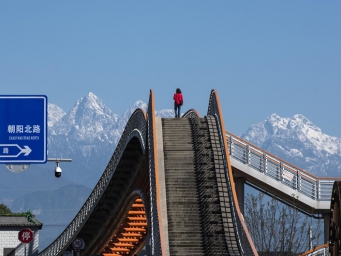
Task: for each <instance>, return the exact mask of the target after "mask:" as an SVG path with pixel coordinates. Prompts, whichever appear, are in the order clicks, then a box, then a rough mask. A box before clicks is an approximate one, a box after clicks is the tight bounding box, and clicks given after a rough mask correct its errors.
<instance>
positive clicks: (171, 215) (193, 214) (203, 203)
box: [162, 118, 230, 255]
mask: <svg viewBox="0 0 341 256" xmlns="http://www.w3.org/2000/svg"><path fill="white" fill-rule="evenodd" d="M162 133H163V150H164V166H165V179H166V194H167V211H168V212H167V214H168V236H169V250H170V255H230V254H229V253H228V248H227V242H226V238H225V231H224V226H223V218H222V215H221V208H220V200H219V193H218V185H217V177H216V173H215V167H214V152H213V148H212V143H211V139H210V132H209V125H208V121H207V119H206V118H179V119H166V118H163V119H162Z"/></svg>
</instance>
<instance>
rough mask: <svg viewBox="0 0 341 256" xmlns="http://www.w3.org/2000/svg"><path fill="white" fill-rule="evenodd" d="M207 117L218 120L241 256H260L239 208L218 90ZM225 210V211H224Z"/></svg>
mask: <svg viewBox="0 0 341 256" xmlns="http://www.w3.org/2000/svg"><path fill="white" fill-rule="evenodd" d="M207 115H212V116H215V118H216V120H217V128H218V131H219V137H220V143H221V147H222V148H221V150H222V156H223V160H224V168H225V178H226V182H227V183H228V196H229V201H230V203H229V207H230V209H229V210H230V213H231V214H232V219H233V222H234V223H233V225H234V231H235V234H234V235H235V239H236V241H235V242H236V245H237V247H238V250H239V254H240V255H247V256H250V255H256V256H258V253H257V251H256V248H255V246H254V244H253V241H252V238H251V236H250V233H249V231H248V229H247V226H246V223H245V220H244V217H243V216H242V213H241V211H240V208H239V203H238V199H237V195H236V191H235V187H234V185H233V184H234V180H233V175H232V168H231V163H230V157H229V155H228V154H230V153H229V146H228V144H227V143H226V139H227V137H226V134H225V133H224V131H225V126H224V119H223V116H222V111H221V106H220V99H219V96H218V92H217V91H216V90H212V91H211V94H210V101H209V104H208V110H207ZM222 210H224V209H222ZM230 235H231V234H230ZM229 249H230V250H231V255H232V254H233V255H239V254H238V252H237V251H235V249H237V248H229Z"/></svg>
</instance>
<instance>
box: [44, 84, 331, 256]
mask: <svg viewBox="0 0 341 256" xmlns="http://www.w3.org/2000/svg"><path fill="white" fill-rule="evenodd" d="M227 122H228V120H227ZM335 180H336V179H331V178H330V179H327V178H319V177H315V176H314V175H312V174H310V173H308V172H306V171H304V170H301V169H299V168H297V167H295V166H293V165H291V164H290V163H287V162H285V161H283V160H281V159H279V158H277V157H276V156H274V155H271V154H270V153H268V152H265V151H264V150H262V149H260V148H258V147H256V146H254V145H252V144H250V143H249V142H247V141H244V140H242V139H241V138H239V137H237V136H234V135H233V134H231V133H229V132H227V131H226V129H225V125H224V119H223V115H222V111H221V106H220V100H219V97H218V94H217V91H215V90H212V91H211V94H210V100H209V103H208V111H207V115H206V116H205V117H200V115H199V114H198V113H197V111H195V110H194V109H191V110H189V111H187V112H186V113H185V114H184V115H183V116H182V118H160V117H156V116H155V99H154V92H153V91H152V90H151V91H150V97H149V104H148V110H147V113H146V112H144V111H143V110H141V109H137V110H135V112H134V113H133V114H132V116H131V117H130V119H129V121H128V123H127V124H126V127H125V130H124V132H123V133H122V136H121V139H120V141H119V143H118V145H117V147H116V149H115V152H114V154H113V156H112V158H111V159H110V161H109V163H108V165H107V167H106V169H105V170H104V172H103V174H102V176H101V178H100V179H99V181H98V183H97V185H96V186H95V188H94V190H93V191H92V193H91V194H90V196H89V198H88V199H87V200H86V202H85V203H84V205H83V207H82V208H81V209H80V211H79V212H78V214H77V215H76V216H75V218H74V219H73V220H72V222H71V223H70V224H69V225H68V226H67V227H66V229H65V230H64V231H63V232H62V233H61V234H60V236H59V237H58V238H57V239H56V240H55V241H54V242H53V243H51V244H50V245H49V246H48V247H47V248H45V249H44V250H43V251H41V252H40V253H39V255H41V256H43V255H44V256H45V255H46V256H54V255H63V253H64V252H65V251H70V250H71V249H72V242H73V241H74V239H75V238H81V239H83V241H84V242H85V244H86V246H85V248H84V250H82V251H81V252H80V255H86V256H89V255H101V256H119V255H131V256H133V255H155V256H160V255H165V256H166V255H246V256H250V255H258V254H257V251H256V248H255V246H254V244H253V242H252V239H251V237H250V234H249V232H248V229H247V227H246V223H245V222H244V218H243V204H244V184H245V183H246V184H249V185H251V186H253V187H255V188H257V189H259V190H261V191H263V192H266V193H269V194H272V195H275V196H276V197H277V198H279V199H280V200H282V201H283V202H286V203H288V204H294V205H295V206H296V207H298V208H299V209H300V210H301V211H303V212H305V213H308V214H312V215H314V214H322V215H323V216H324V218H325V225H329V213H330V200H331V193H332V188H333V184H334V181H335ZM327 240H328V237H327V236H325V242H327ZM306 255H308V254H306ZM314 255H315V254H314Z"/></svg>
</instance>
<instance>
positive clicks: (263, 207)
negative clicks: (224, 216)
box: [245, 193, 322, 256]
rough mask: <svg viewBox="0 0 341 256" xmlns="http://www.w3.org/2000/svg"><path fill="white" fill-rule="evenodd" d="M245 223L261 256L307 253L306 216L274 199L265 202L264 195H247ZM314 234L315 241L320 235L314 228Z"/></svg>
mask: <svg viewBox="0 0 341 256" xmlns="http://www.w3.org/2000/svg"><path fill="white" fill-rule="evenodd" d="M293 200H294V198H293ZM245 221H246V224H247V227H248V229H249V232H250V235H251V237H252V239H253V242H254V244H255V246H256V249H257V251H258V253H259V255H261V256H294V255H298V254H299V253H302V252H305V251H307V250H309V249H310V248H309V233H308V232H309V229H310V227H311V223H310V222H309V216H307V215H303V214H302V213H300V212H299V211H298V209H297V208H295V207H290V206H288V205H285V204H282V203H280V202H279V201H277V200H276V198H271V199H270V200H266V199H265V198H264V194H263V193H259V194H258V196H255V195H252V194H247V196H246V203H245ZM318 225H319V226H320V225H321V222H319V223H318ZM314 232H315V237H316V238H317V239H318V238H319V237H320V236H321V233H322V232H321V230H320V228H319V227H317V226H316V230H315V231H314Z"/></svg>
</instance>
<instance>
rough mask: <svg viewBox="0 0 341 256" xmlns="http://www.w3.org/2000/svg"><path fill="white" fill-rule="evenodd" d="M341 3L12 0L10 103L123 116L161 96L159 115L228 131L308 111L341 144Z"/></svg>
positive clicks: (2, 31)
mask: <svg viewBox="0 0 341 256" xmlns="http://www.w3.org/2000/svg"><path fill="white" fill-rule="evenodd" d="M340 13H341V1H312V0H303V1H293V0H292V1H290V0H287V1H273V0H272V1H228V0H224V1H201V0H196V1H191V0H186V1H112V0H110V1H3V0H0V35H1V37H0V38H1V40H0V88H1V90H0V94H3V95H7V94H43V95H47V96H48V99H49V102H50V103H54V104H56V105H58V106H60V107H61V108H62V109H63V110H64V111H66V112H68V111H69V110H70V109H71V108H72V106H73V105H74V103H75V102H76V100H77V99H79V98H80V97H83V96H85V95H86V94H87V93H89V92H93V93H95V94H96V95H97V96H98V97H99V98H101V99H102V100H103V101H104V102H105V104H106V105H107V106H108V107H109V108H110V109H112V110H113V111H114V112H115V113H117V114H123V112H124V111H125V110H126V109H127V108H129V107H131V106H132V105H133V104H134V102H135V101H137V100H143V101H144V102H147V101H148V96H149V90H150V89H153V90H154V92H155V97H156V108H157V109H158V110H160V109H165V108H172V107H173V101H172V96H173V93H174V91H175V89H176V88H177V87H180V88H181V89H182V91H183V94H184V99H185V104H184V106H183V110H187V109H190V108H195V109H197V110H198V111H199V112H200V113H201V115H202V116H203V115H205V114H206V111H207V103H208V98H209V94H210V91H211V89H213V88H214V89H217V91H218V93H219V96H220V100H221V103H222V107H223V114H224V118H225V126H226V128H227V130H228V131H230V132H232V133H235V134H236V135H241V134H242V133H243V132H244V131H245V130H246V129H247V128H248V127H249V126H250V125H251V124H254V123H258V122H260V121H262V120H264V119H266V118H267V117H269V116H270V115H271V114H272V113H277V114H278V115H280V116H282V117H290V116H293V115H294V114H303V115H304V116H306V117H307V118H308V119H310V120H311V121H312V122H313V123H315V124H316V125H317V126H319V127H320V128H321V129H322V131H323V132H324V133H327V134H329V135H332V136H337V137H341V118H340V110H341V106H340V105H341V104H340V102H341V100H340V99H341V30H340V28H341V15H340Z"/></svg>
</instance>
